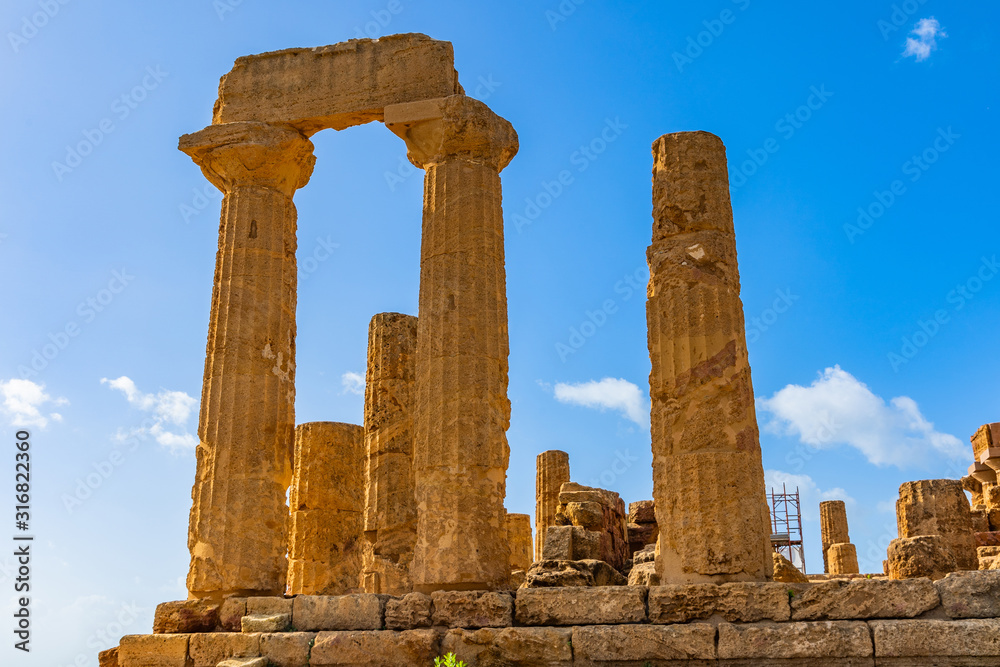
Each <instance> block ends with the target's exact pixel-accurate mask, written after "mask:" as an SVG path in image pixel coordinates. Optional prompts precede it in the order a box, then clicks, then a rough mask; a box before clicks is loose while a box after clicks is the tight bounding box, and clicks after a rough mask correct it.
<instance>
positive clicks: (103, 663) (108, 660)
mask: <svg viewBox="0 0 1000 667" xmlns="http://www.w3.org/2000/svg"><path fill="white" fill-rule="evenodd" d="M97 665H98V667H118V647H117V646H115V647H114V648H109V649H106V650H104V651H101V652H100V653H98V654H97Z"/></svg>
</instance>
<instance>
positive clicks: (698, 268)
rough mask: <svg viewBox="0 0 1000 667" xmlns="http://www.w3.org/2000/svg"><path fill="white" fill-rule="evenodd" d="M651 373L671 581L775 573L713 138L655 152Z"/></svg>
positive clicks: (668, 144) (690, 136) (660, 559)
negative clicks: (771, 571) (773, 570)
mask: <svg viewBox="0 0 1000 667" xmlns="http://www.w3.org/2000/svg"><path fill="white" fill-rule="evenodd" d="M653 157H654V163H653V243H652V245H651V246H650V247H649V250H648V251H647V259H648V261H649V270H650V278H649V287H648V301H647V303H646V318H647V324H648V338H649V356H650V361H651V362H652V371H651V372H650V375H649V384H650V397H651V399H652V407H651V416H652V448H653V497H654V500H655V502H656V520H657V524H658V526H659V532H660V539H659V547H658V550H657V556H656V571H657V574H658V575H659V576H660V581H662V582H663V583H685V582H716V583H721V582H725V581H753V580H761V579H764V578H766V577H767V576H768V574H769V569H770V568H769V564H770V558H771V556H770V549H769V547H768V546H767V542H768V532H769V527H768V521H767V518H766V517H767V514H766V511H765V509H764V503H765V496H764V471H763V466H762V465H761V454H760V443H759V436H758V431H757V417H756V414H755V412H754V396H753V387H752V385H751V382H750V364H749V362H748V360H747V346H746V336H745V333H744V325H743V304H742V302H741V301H740V282H739V273H738V270H737V266H736V237H735V233H734V230H733V214H732V209H731V207H730V204H729V179H728V174H727V172H726V149H725V146H723V144H722V141H721V140H720V139H719V138H718V137H716V136H715V135H712V134H709V133H707V132H680V133H677V134H668V135H665V136H662V137H660V138H659V139H657V140H656V142H655V143H654V144H653Z"/></svg>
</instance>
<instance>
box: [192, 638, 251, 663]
mask: <svg viewBox="0 0 1000 667" xmlns="http://www.w3.org/2000/svg"><path fill="white" fill-rule="evenodd" d="M188 653H189V655H190V657H191V664H190V665H189V667H217V666H218V664H219V663H220V662H222V661H223V660H226V659H228V658H259V657H260V635H259V634H256V633H254V634H245V635H244V634H237V633H232V632H215V633H211V634H198V635H191V646H190V647H189V648H188Z"/></svg>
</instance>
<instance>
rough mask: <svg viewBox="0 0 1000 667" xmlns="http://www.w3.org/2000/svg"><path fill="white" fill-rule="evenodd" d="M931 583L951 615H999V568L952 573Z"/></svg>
mask: <svg viewBox="0 0 1000 667" xmlns="http://www.w3.org/2000/svg"><path fill="white" fill-rule="evenodd" d="M934 586H935V587H936V588H937V591H938V593H940V595H941V606H942V607H943V608H944V613H946V614H947V615H948V616H951V617H952V618H997V617H1000V570H989V571H982V570H980V571H969V572H952V573H951V574H949V575H948V576H946V577H945V578H944V579H939V580H937V581H935V582H934Z"/></svg>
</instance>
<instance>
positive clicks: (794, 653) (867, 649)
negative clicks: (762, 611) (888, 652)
mask: <svg viewBox="0 0 1000 667" xmlns="http://www.w3.org/2000/svg"><path fill="white" fill-rule="evenodd" d="M873 654H874V653H873V649H872V640H871V635H870V634H869V632H868V626H867V625H866V624H865V623H863V622H861V621H819V622H813V623H781V624H778V625H767V624H757V623H753V624H749V625H735V624H732V623H721V624H720V625H719V659H720V660H734V659H742V660H761V661H763V660H775V661H779V660H789V659H793V658H794V659H807V658H811V659H819V658H826V659H832V658H870V657H871V656H872V655H873ZM761 664H770V663H761ZM775 664H782V663H780V662H776V663H775ZM819 664H822V663H819Z"/></svg>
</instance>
